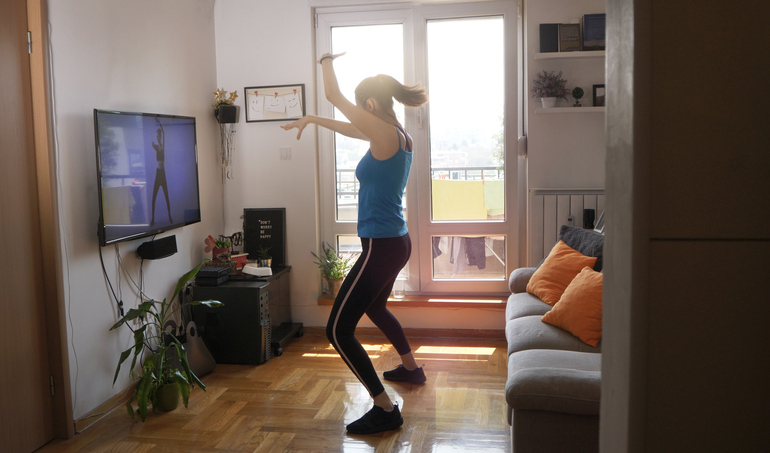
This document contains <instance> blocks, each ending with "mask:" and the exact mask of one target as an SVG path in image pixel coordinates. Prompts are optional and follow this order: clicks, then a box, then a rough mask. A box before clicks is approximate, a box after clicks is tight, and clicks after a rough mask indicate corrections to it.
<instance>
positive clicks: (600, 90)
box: [594, 84, 605, 107]
mask: <svg viewBox="0 0 770 453" xmlns="http://www.w3.org/2000/svg"><path fill="white" fill-rule="evenodd" d="M604 102H605V101H604V84H601V85H594V107H604V106H605V103H604Z"/></svg>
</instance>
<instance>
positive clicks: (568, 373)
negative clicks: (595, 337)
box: [505, 349, 601, 415]
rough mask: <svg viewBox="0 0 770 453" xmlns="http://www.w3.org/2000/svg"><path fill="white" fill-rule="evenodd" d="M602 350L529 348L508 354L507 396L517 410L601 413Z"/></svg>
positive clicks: (510, 405) (507, 399) (509, 403)
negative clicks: (574, 350)
mask: <svg viewBox="0 0 770 453" xmlns="http://www.w3.org/2000/svg"><path fill="white" fill-rule="evenodd" d="M600 395H601V354H589V353H584V352H573V351H555V350H536V349H535V350H528V351H520V352H517V353H515V354H512V355H511V356H510V357H508V381H507V382H506V384H505V399H506V401H507V402H508V406H509V407H511V408H513V409H514V410H539V411H554V412H564V413H569V414H585V415H598V414H599V401H600Z"/></svg>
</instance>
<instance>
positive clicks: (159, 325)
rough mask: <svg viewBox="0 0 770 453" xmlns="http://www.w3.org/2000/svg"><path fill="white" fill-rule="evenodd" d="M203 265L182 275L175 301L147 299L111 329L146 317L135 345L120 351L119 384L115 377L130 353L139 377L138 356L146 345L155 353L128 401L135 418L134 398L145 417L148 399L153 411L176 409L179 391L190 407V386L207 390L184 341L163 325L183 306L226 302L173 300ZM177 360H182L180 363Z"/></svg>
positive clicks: (116, 371)
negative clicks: (195, 369) (194, 369)
mask: <svg viewBox="0 0 770 453" xmlns="http://www.w3.org/2000/svg"><path fill="white" fill-rule="evenodd" d="M202 265H203V263H201V264H199V265H198V266H197V267H196V268H195V269H193V270H191V271H190V272H188V273H186V274H185V275H183V276H182V277H181V278H180V279H179V281H178V282H177V284H176V288H175V289H174V295H173V297H172V299H171V301H168V300H167V299H163V301H162V302H158V301H155V300H146V301H144V302H142V303H141V304H140V305H139V307H137V308H132V309H130V310H128V313H127V314H126V315H125V316H123V317H122V318H120V320H119V321H118V322H117V323H115V325H114V326H112V328H110V330H115V329H117V328H119V327H120V326H122V325H123V324H126V323H130V322H132V321H133V320H135V319H137V318H139V319H142V320H143V323H142V326H141V327H139V328H138V329H136V330H133V329H132V330H133V332H134V345H133V346H131V347H130V348H128V349H126V350H125V351H123V352H122V353H121V354H120V359H119V361H118V367H117V369H115V377H114V378H113V380H112V385H115V381H117V379H118V373H119V372H120V366H121V365H122V364H123V362H125V361H126V360H127V359H128V357H129V356H131V355H132V354H133V359H132V361H131V368H130V371H129V374H130V375H131V376H132V377H136V374H135V372H134V367H135V365H136V363H137V358H139V356H140V355H142V354H143V353H144V350H145V349H147V350H149V351H150V352H151V353H152V355H150V356H149V357H147V358H146V359H145V360H144V362H143V363H142V371H141V375H139V376H138V377H137V381H136V385H135V386H134V394H133V395H132V396H131V399H129V400H128V403H126V409H127V410H128V414H129V415H130V416H131V419H134V414H135V413H134V407H133V402H134V400H136V401H137V405H138V409H137V410H136V413H138V414H139V417H141V419H142V421H144V420H145V418H146V417H147V406H148V403H152V408H153V412H155V411H158V410H163V411H168V410H174V409H175V408H176V406H177V405H178V404H179V395H181V396H182V401H183V402H184V405H185V407H187V402H188V397H189V396H190V390H191V389H192V388H193V387H194V386H195V385H196V384H197V385H198V386H199V387H200V388H201V389H202V390H203V391H205V390H206V386H205V385H203V383H202V382H201V381H200V380H199V379H198V377H197V376H196V375H195V373H193V372H192V370H191V369H190V364H189V362H188V360H187V351H186V350H185V348H184V346H182V343H181V342H180V341H179V339H178V338H177V337H176V336H174V334H173V333H172V332H167V331H164V329H163V326H165V325H166V323H167V322H168V321H170V320H173V315H174V313H176V312H177V311H179V310H181V309H182V307H183V306H186V305H199V304H203V305H206V306H208V307H218V306H221V305H223V304H222V303H221V302H218V301H213V300H209V301H193V302H191V303H188V304H182V303H180V304H176V305H175V304H174V303H173V302H174V298H175V297H176V296H177V295H178V294H179V292H180V291H181V290H182V288H183V287H184V285H185V284H187V282H189V281H190V280H192V279H193V278H195V275H196V274H197V273H198V271H199V270H200V268H201V266H202ZM129 325H130V324H129ZM174 359H176V360H174ZM174 363H178V364H179V365H178V367H177V366H175V365H174Z"/></svg>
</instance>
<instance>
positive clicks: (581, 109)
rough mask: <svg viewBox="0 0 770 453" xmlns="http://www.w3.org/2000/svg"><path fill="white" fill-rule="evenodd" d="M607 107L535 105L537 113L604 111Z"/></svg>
mask: <svg viewBox="0 0 770 453" xmlns="http://www.w3.org/2000/svg"><path fill="white" fill-rule="evenodd" d="M605 110H606V107H586V106H583V107H551V108H547V109H546V108H543V107H535V113H604V111H605Z"/></svg>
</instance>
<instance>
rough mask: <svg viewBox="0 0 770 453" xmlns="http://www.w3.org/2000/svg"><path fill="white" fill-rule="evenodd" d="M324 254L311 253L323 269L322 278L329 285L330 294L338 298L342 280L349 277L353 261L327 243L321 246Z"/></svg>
mask: <svg viewBox="0 0 770 453" xmlns="http://www.w3.org/2000/svg"><path fill="white" fill-rule="evenodd" d="M321 249H322V253H321V254H320V255H318V254H316V253H315V252H310V253H312V254H313V256H314V257H315V258H316V260H317V261H315V264H317V265H318V268H319V269H321V276H322V277H323V278H324V279H325V280H326V282H327V283H328V284H329V294H330V295H331V296H332V297H336V296H337V292H338V291H339V289H340V285H341V284H342V280H343V279H344V278H345V276H346V275H348V271H349V270H350V268H351V267H353V260H352V259H351V258H350V257H349V256H347V255H340V254H338V253H337V250H335V249H334V247H332V246H331V245H329V244H327V243H326V242H324V243H322V244H321Z"/></svg>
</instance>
